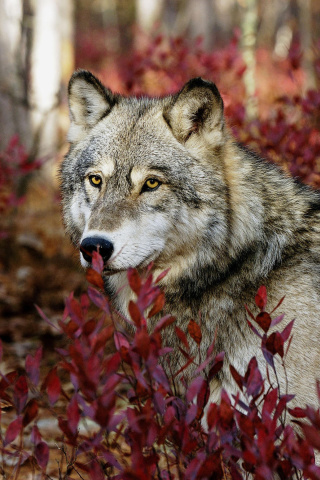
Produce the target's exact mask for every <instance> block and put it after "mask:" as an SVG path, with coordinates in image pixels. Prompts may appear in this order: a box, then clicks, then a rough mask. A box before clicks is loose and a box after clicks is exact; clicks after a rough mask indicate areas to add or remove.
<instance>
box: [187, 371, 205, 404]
mask: <svg viewBox="0 0 320 480" xmlns="http://www.w3.org/2000/svg"><path fill="white" fill-rule="evenodd" d="M204 382H205V380H204V379H203V378H202V377H196V378H194V379H193V380H192V382H191V384H190V386H189V387H188V390H187V394H186V400H187V402H191V401H192V400H193V399H194V397H196V396H197V395H198V393H199V392H200V389H201V387H202V385H203V383H204Z"/></svg>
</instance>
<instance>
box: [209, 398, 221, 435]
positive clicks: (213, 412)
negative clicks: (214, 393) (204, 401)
mask: <svg viewBox="0 0 320 480" xmlns="http://www.w3.org/2000/svg"><path fill="white" fill-rule="evenodd" d="M218 408H219V407H218V405H217V404H216V403H211V404H210V405H209V409H208V413H207V423H208V427H209V431H210V430H212V429H213V428H214V427H215V426H216V424H217V420H218V418H219V414H218Z"/></svg>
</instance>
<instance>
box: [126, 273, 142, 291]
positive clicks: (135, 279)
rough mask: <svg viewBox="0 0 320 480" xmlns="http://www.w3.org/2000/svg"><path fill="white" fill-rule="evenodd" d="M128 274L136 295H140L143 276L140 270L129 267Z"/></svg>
mask: <svg viewBox="0 0 320 480" xmlns="http://www.w3.org/2000/svg"><path fill="white" fill-rule="evenodd" d="M127 275H128V281H129V285H130V288H131V290H133V291H134V293H135V294H136V295H139V293H140V290H141V278H140V275H139V273H138V271H137V270H136V269H135V268H129V270H128V273H127Z"/></svg>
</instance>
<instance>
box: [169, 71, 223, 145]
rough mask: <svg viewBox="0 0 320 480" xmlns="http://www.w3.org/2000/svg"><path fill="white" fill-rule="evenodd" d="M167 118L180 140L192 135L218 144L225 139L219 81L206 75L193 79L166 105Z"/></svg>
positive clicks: (189, 137) (186, 139)
mask: <svg viewBox="0 0 320 480" xmlns="http://www.w3.org/2000/svg"><path fill="white" fill-rule="evenodd" d="M163 116H164V119H165V120H166V122H167V124H168V125H169V127H170V128H171V130H172V133H173V135H174V136H175V137H176V139H177V140H178V141H179V142H180V143H184V144H186V143H187V142H188V140H189V139H190V145H191V143H193V142H191V139H193V140H195V141H197V143H199V142H200V143H202V142H203V141H205V143H210V144H211V143H212V144H214V145H216V146H218V145H219V144H220V143H221V142H222V141H223V130H224V117H223V100H222V98H221V95H220V93H219V90H218V89H217V87H216V85H215V84H214V83H212V82H209V81H206V80H203V79H202V78H200V77H199V78H194V79H192V80H190V81H189V82H188V83H186V84H185V86H184V87H183V88H182V90H180V92H178V93H177V94H176V95H174V96H173V97H171V102H170V103H169V105H167V106H166V107H165V108H164V111H163Z"/></svg>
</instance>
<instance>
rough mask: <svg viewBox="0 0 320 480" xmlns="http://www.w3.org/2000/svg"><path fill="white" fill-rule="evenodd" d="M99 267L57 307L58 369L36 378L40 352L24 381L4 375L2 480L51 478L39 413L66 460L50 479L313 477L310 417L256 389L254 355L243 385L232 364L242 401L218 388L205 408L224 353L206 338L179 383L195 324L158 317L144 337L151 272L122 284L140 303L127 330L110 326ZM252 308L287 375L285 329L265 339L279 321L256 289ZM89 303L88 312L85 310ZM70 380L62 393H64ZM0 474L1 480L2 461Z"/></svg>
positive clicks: (153, 300)
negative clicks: (31, 474)
mask: <svg viewBox="0 0 320 480" xmlns="http://www.w3.org/2000/svg"><path fill="white" fill-rule="evenodd" d="M102 268H103V263H102V259H101V257H99V255H98V254H95V253H94V258H93V268H92V269H90V270H89V271H88V279H89V280H90V282H91V283H92V285H93V286H89V287H88V292H87V294H84V295H82V296H81V299H80V300H76V299H75V298H74V296H73V295H72V294H71V295H70V296H69V297H68V299H67V301H66V307H65V311H64V314H63V316H62V319H61V320H60V321H59V322H58V326H55V328H57V329H58V330H59V332H61V333H63V334H64V335H65V337H66V338H68V344H67V345H66V347H65V348H63V349H59V350H58V352H57V353H58V355H59V357H60V360H59V361H58V363H57V365H56V366H55V367H54V368H53V369H51V370H50V371H49V372H48V373H47V374H46V375H45V377H44V378H42V377H43V375H42V372H41V358H42V349H41V347H40V348H38V349H37V350H36V352H35V353H34V354H33V355H31V354H29V355H28V356H27V358H26V361H25V371H24V372H19V373H18V372H17V371H13V372H9V373H7V374H6V375H4V374H2V375H1V377H2V380H1V382H0V398H1V399H3V400H4V401H6V402H8V403H9V404H12V405H13V408H14V410H15V412H16V413H15V417H14V418H13V419H12V420H11V422H10V424H9V425H8V427H7V429H6V431H5V432H3V431H2V432H1V441H2V447H1V453H2V458H3V459H5V458H8V457H12V458H14V459H15V465H14V466H13V467H12V469H11V470H10V471H8V470H7V471H6V477H5V478H7V479H9V478H10V479H11V478H18V475H19V471H20V470H21V468H22V465H23V463H25V462H26V461H27V460H28V462H29V463H31V464H32V465H33V466H34V468H37V471H38V472H40V473H41V472H42V475H45V474H47V478H51V477H50V469H49V467H48V461H49V456H50V450H49V447H48V441H49V440H50V438H47V437H46V436H45V435H46V432H45V431H41V428H39V427H38V425H37V422H38V420H39V418H40V412H42V411H43V409H46V410H47V415H49V416H51V417H52V418H54V419H56V421H57V422H58V427H59V431H60V435H58V436H57V438H56V439H55V440H56V443H57V445H58V446H59V448H60V449H61V451H62V452H63V454H64V456H65V459H66V465H65V467H64V468H63V465H62V463H60V466H59V473H58V475H59V477H58V478H59V479H67V478H71V477H70V476H71V475H72V478H80V479H81V478H89V479H95V480H96V479H103V478H109V479H124V480H125V479H128V480H129V479H130V480H135V479H137V480H138V479H139V480H141V479H146V480H147V479H153V478H158V479H175V478H179V479H199V480H200V479H209V478H211V479H226V478H235V479H237V478H238V479H241V478H248V475H249V474H251V475H252V477H250V478H256V479H268V478H270V479H271V478H273V476H274V474H275V473H277V474H278V476H279V478H282V479H288V478H311V479H319V478H320V467H318V466H316V465H315V464H314V450H319V449H320V415H319V411H317V410H315V409H314V408H312V407H307V408H305V409H302V408H297V407H296V408H294V409H290V408H289V406H288V404H289V402H290V400H291V399H292V398H293V396H292V395H289V394H283V393H282V392H281V391H280V386H279V385H271V384H269V382H268V381H267V380H264V379H263V377H264V375H262V373H261V371H260V370H259V367H258V364H257V361H256V359H255V358H252V359H251V361H250V362H249V365H248V368H247V371H246V374H245V375H244V376H241V375H240V374H239V373H238V372H237V371H236V369H235V368H233V367H231V373H232V375H233V378H234V379H235V381H236V383H237V385H238V387H239V393H238V394H237V395H236V396H233V397H230V396H229V395H228V393H227V392H225V391H222V392H221V401H220V403H218V404H216V403H212V404H210V405H207V408H205V406H206V403H207V400H208V395H209V382H210V380H211V379H212V378H213V377H214V376H215V375H216V374H217V373H218V372H219V370H220V369H221V367H222V365H223V352H220V353H218V354H217V355H216V353H215V352H214V339H213V342H212V344H211V346H210V348H209V349H208V352H207V355H206V358H203V359H200V362H199V363H197V364H196V365H195V375H194V378H193V379H192V380H191V381H190V383H189V384H186V383H185V381H184V379H183V372H184V369H185V368H186V367H187V366H188V365H190V363H195V359H194V358H191V357H190V355H189V354H188V349H189V342H196V343H197V345H200V344H201V341H202V335H201V328H200V326H199V325H198V324H197V323H196V322H195V321H194V320H190V322H189V324H188V328H187V332H183V331H182V330H181V329H179V328H178V327H174V318H173V317H171V316H170V315H166V316H164V317H161V318H160V319H159V320H158V322H157V324H156V326H155V328H154V329H153V331H152V332H149V331H148V329H147V323H148V318H150V317H152V316H154V315H157V314H159V312H161V310H162V308H163V305H164V296H163V293H162V292H161V291H160V288H159V286H158V283H159V281H160V278H161V276H160V277H159V278H157V279H156V280H153V278H152V273H151V271H150V269H148V270H147V271H146V273H145V275H143V276H139V275H138V273H137V271H136V270H134V269H131V270H129V272H128V282H129V285H130V287H131V289H132V290H133V291H134V292H135V294H136V297H137V298H136V301H134V302H133V301H131V302H130V305H129V312H130V317H131V318H130V319H127V320H125V321H126V322H127V323H128V325H129V326H130V329H129V330H131V332H132V333H131V334H129V333H128V332H127V329H126V328H121V327H120V326H117V328H115V325H116V323H118V322H117V320H116V314H115V312H114V311H113V310H112V308H111V307H110V305H109V302H108V300H107V298H106V297H105V296H104V294H103V293H101V291H100V290H99V289H100V287H102V285H103V282H102V278H101V271H102ZM163 275H165V273H164V274H163ZM255 301H256V305H257V307H258V308H259V310H260V312H259V313H258V315H256V316H254V315H253V314H252V313H251V312H250V311H249V310H248V309H247V311H248V315H249V317H250V320H249V321H248V323H249V326H250V328H251V329H252V330H253V331H254V332H255V333H256V335H257V341H258V339H259V340H260V341H261V348H262V351H263V354H264V357H265V359H266V362H267V365H268V369H272V370H274V371H275V372H276V369H277V366H276V365H277V363H278V362H275V357H279V358H280V360H281V362H282V363H283V367H285V357H286V352H287V349H288V346H289V344H290V339H291V330H292V327H293V322H291V323H289V324H288V326H287V327H286V328H284V329H283V330H282V331H280V330H279V331H274V327H275V326H280V325H281V321H282V320H283V316H275V317H274V316H273V318H272V316H271V315H273V313H274V311H275V310H276V309H274V310H273V311H272V312H271V314H269V313H267V311H266V305H267V297H266V290H265V288H264V287H261V288H260V289H259V291H258V293H257V296H256V299H255ZM280 303H281V302H280ZM280 303H279V304H280ZM92 304H93V305H95V306H96V307H97V309H96V310H95V311H94V312H92V308H91V307H92ZM90 305H91V307H90ZM146 311H149V313H148V315H146V313H145V312H146ZM39 312H40V314H41V316H42V318H43V319H44V320H45V321H47V322H50V320H49V319H47V317H46V316H45V315H44V313H43V312H42V311H41V310H40V309H39ZM50 323H51V322H50ZM167 328H175V330H176V334H177V340H178V342H180V345H181V346H180V347H179V348H180V349H181V351H183V352H184V355H185V358H186V363H185V365H184V366H182V367H181V368H179V369H177V368H175V365H172V364H171V363H170V352H171V348H170V347H168V346H166V345H165V343H164V340H163V338H165V335H163V332H165V330H166V329H167ZM271 328H272V333H270V329H271ZM112 339H113V340H114V345H115V349H114V350H113V351H112V352H110V349H108V348H106V345H107V344H108V342H109V341H110V340H112ZM1 353H2V352H1ZM164 366H165V368H164ZM168 372H170V374H168ZM62 378H63V379H64V381H63V382H62V381H61V379H62ZM40 379H41V380H40ZM68 379H69V381H70V382H71V384H72V390H71V393H69V391H67V389H66V388H65V386H64V385H65V384H66V382H67V380H68ZM181 382H184V393H183V394H181V395H180V396H178V395H177V394H176V393H175V392H176V387H179V385H180V384H181ZM318 392H319V395H320V387H319V385H318ZM62 405H63V408H62ZM289 413H290V415H291V416H293V418H295V420H294V423H296V424H298V425H299V427H300V432H299V433H298V431H297V430H295V429H294V425H293V422H289V423H285V418H288V414H289ZM302 418H303V419H304V421H303V422H302V421H301V419H302ZM204 420H205V421H206V423H207V428H206V429H204V428H203V422H204ZM30 427H32V428H31V430H30ZM28 443H29V444H31V445H32V447H31V448H28V447H27V445H28ZM2 465H3V466H2V468H3V472H2V473H3V474H4V470H5V466H4V465H5V464H4V461H3V464H2ZM40 473H39V476H40ZM39 478H40V477H39Z"/></svg>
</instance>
